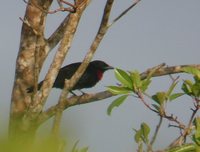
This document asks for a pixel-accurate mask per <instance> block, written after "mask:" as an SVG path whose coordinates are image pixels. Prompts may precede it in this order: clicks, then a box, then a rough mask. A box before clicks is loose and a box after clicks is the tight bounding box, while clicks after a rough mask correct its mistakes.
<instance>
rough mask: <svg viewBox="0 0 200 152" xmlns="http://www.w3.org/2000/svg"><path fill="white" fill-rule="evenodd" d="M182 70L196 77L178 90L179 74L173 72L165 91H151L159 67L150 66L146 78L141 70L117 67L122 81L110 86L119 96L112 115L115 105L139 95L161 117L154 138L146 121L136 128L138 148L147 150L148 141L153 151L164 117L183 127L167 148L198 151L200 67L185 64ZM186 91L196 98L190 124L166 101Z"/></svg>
mask: <svg viewBox="0 0 200 152" xmlns="http://www.w3.org/2000/svg"><path fill="white" fill-rule="evenodd" d="M157 70H158V69H157ZM181 70H182V72H185V73H188V74H190V75H192V76H193V80H184V81H183V82H182V85H181V90H182V91H181V92H175V90H177V89H175V88H176V87H177V85H178V84H179V83H180V82H179V81H178V79H179V77H177V78H173V77H172V76H171V79H172V83H171V85H170V86H169V88H168V89H167V90H166V91H158V92H156V93H154V94H153V95H149V94H148V93H147V90H148V88H149V86H150V85H151V79H152V76H153V75H154V73H155V72H156V69H153V70H151V71H150V72H149V74H148V75H147V76H146V77H145V78H142V77H141V75H142V74H139V72H138V71H133V72H126V71H124V70H122V69H115V77H116V79H117V80H118V82H119V84H118V85H117V86H108V90H109V91H110V92H111V93H113V94H115V95H118V96H119V97H117V99H115V100H114V101H113V102H112V103H111V104H110V106H109V107H108V110H107V113H108V114H109V115H111V113H112V110H113V108H115V107H119V106H120V105H121V104H122V103H123V102H124V101H125V100H126V99H127V97H129V96H132V97H136V98H138V99H140V100H141V101H142V103H143V104H144V106H145V107H146V108H148V109H149V110H151V111H152V112H154V113H157V114H158V116H159V117H160V122H159V123H158V125H157V128H156V131H155V133H153V136H152V138H150V136H149V134H150V130H152V129H151V128H150V127H149V126H148V125H147V124H146V123H145V122H143V123H142V124H141V126H140V129H138V130H136V129H134V131H135V142H136V143H137V144H138V151H144V145H146V150H147V151H153V144H154V141H155V140H156V137H157V134H158V131H159V129H160V126H161V125H162V119H163V118H165V119H167V120H168V121H170V122H172V123H174V124H173V125H169V126H170V127H178V128H179V129H180V130H181V134H180V136H179V137H178V138H177V139H176V140H174V141H172V143H171V145H170V146H169V147H167V148H166V149H165V150H166V151H170V152H178V151H181V152H184V151H198V150H199V149H200V118H199V117H198V116H196V113H197V111H198V110H199V108H200V104H199V102H200V71H199V70H198V69H197V68H194V67H184V68H182V69H181ZM183 95H187V96H189V97H191V100H192V101H194V108H193V109H192V115H191V117H190V120H189V122H188V124H184V123H182V122H181V121H180V120H179V119H178V117H176V116H174V115H173V114H168V112H167V110H166V105H167V104H168V103H169V102H171V101H176V99H177V98H179V97H181V96H183ZM147 99H148V100H150V101H151V104H148V103H147V102H146V100H147ZM186 137H192V141H193V142H192V143H187V142H186Z"/></svg>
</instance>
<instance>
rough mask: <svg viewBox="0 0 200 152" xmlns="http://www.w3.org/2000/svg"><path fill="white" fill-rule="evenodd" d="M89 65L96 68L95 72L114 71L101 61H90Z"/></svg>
mask: <svg viewBox="0 0 200 152" xmlns="http://www.w3.org/2000/svg"><path fill="white" fill-rule="evenodd" d="M90 64H91V65H92V66H93V67H94V68H96V69H97V70H100V71H102V72H105V71H107V70H110V69H114V67H112V66H110V65H108V64H107V63H105V62H104V61H101V60H95V61H92V62H91V63H90Z"/></svg>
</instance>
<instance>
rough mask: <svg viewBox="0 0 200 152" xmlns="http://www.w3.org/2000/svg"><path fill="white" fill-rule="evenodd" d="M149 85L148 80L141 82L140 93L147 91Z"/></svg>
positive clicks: (149, 81)
mask: <svg viewBox="0 0 200 152" xmlns="http://www.w3.org/2000/svg"><path fill="white" fill-rule="evenodd" d="M150 83H151V80H150V79H145V80H143V81H142V86H141V90H142V92H145V91H146V90H147V88H148V87H149V84H150Z"/></svg>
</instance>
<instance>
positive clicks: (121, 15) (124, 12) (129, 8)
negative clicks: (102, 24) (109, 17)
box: [108, 0, 141, 27]
mask: <svg viewBox="0 0 200 152" xmlns="http://www.w3.org/2000/svg"><path fill="white" fill-rule="evenodd" d="M139 1H141V0H136V1H135V2H134V3H133V4H132V5H131V6H129V7H128V8H127V9H126V10H124V11H123V12H122V13H121V14H120V15H119V16H118V17H116V18H115V19H114V20H113V21H112V23H110V24H109V25H108V26H109V27H110V26H112V25H113V24H114V23H115V22H117V21H118V20H119V19H120V18H121V17H123V16H124V15H125V14H126V13H128V11H130V10H131V9H132V8H133V7H134V6H135V5H136V4H137V3H138V2H139Z"/></svg>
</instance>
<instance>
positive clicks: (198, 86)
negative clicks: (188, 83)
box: [192, 83, 200, 97]
mask: <svg viewBox="0 0 200 152" xmlns="http://www.w3.org/2000/svg"><path fill="white" fill-rule="evenodd" d="M192 94H193V95H194V96H195V97H199V96H200V83H195V84H194V85H193V86H192Z"/></svg>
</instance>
